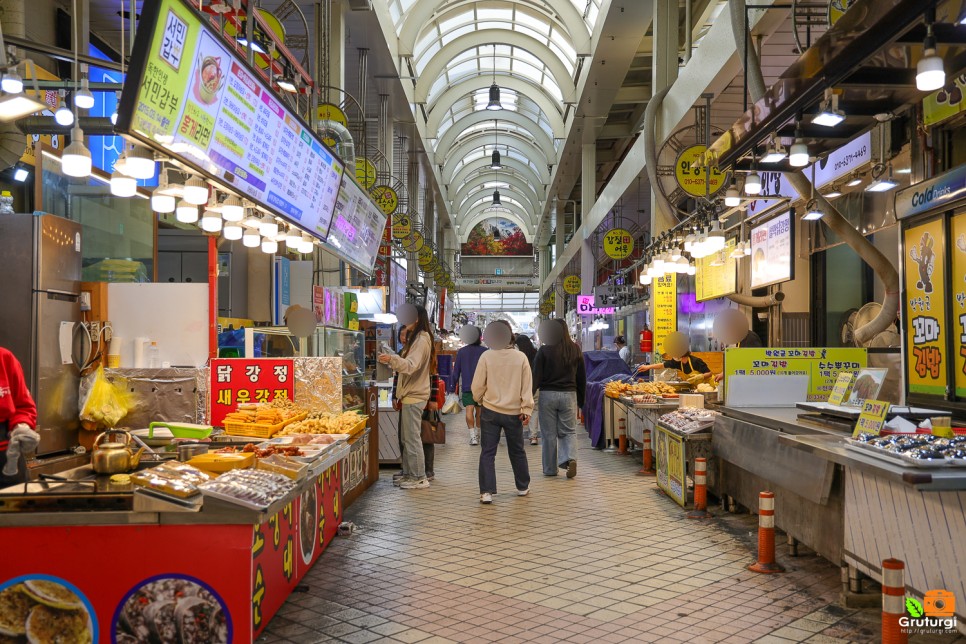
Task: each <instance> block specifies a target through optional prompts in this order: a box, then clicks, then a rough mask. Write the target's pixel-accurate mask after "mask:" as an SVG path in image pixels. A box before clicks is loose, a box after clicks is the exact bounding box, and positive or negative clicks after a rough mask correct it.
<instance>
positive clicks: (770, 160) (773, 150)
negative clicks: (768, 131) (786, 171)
mask: <svg viewBox="0 0 966 644" xmlns="http://www.w3.org/2000/svg"><path fill="white" fill-rule="evenodd" d="M787 156H788V154H787V153H786V152H785V148H783V147H782V143H781V141H779V140H778V135H777V134H773V135H772V139H771V144H770V145H769V146H768V149H767V150H766V151H765V154H764V156H762V157H761V162H762V163H767V164H774V163H781V162H782V161H784V160H785V158H786V157H787Z"/></svg>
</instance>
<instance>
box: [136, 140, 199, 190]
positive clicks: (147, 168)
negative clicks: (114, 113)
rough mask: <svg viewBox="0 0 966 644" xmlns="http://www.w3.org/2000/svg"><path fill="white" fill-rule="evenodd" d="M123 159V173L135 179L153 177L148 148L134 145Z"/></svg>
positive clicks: (153, 166)
mask: <svg viewBox="0 0 966 644" xmlns="http://www.w3.org/2000/svg"><path fill="white" fill-rule="evenodd" d="M124 158H125V162H124V166H123V167H122V169H123V170H124V172H125V173H127V174H129V175H131V176H132V177H134V178H135V179H150V178H152V177H153V176H154V171H155V161H154V152H152V151H151V150H149V149H148V148H146V147H144V146H141V145H135V146H133V147H131V149H129V150H127V151H126V152H125V153H124ZM205 199H206V200H207V195H205Z"/></svg>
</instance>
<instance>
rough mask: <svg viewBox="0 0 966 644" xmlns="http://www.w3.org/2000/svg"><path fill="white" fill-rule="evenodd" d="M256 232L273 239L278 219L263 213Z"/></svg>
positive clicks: (275, 234)
mask: <svg viewBox="0 0 966 644" xmlns="http://www.w3.org/2000/svg"><path fill="white" fill-rule="evenodd" d="M258 232H259V233H261V235H262V237H268V238H271V239H274V238H275V237H276V236H277V235H278V221H276V220H275V217H273V216H271V215H264V216H263V217H262V220H261V222H259V224H258ZM272 252H275V251H272Z"/></svg>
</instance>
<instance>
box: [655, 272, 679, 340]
mask: <svg viewBox="0 0 966 644" xmlns="http://www.w3.org/2000/svg"><path fill="white" fill-rule="evenodd" d="M651 294H652V295H653V297H654V346H655V347H662V346H664V338H666V337H667V336H668V334H670V333H674V332H675V331H677V330H678V306H677V304H678V303H677V299H678V276H677V274H676V273H668V274H666V275H661V276H660V277H656V278H654V281H653V282H652V283H651Z"/></svg>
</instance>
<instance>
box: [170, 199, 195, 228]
mask: <svg viewBox="0 0 966 644" xmlns="http://www.w3.org/2000/svg"><path fill="white" fill-rule="evenodd" d="M174 213H175V217H176V218H177V219H178V221H180V222H181V223H183V224H193V223H195V222H196V221H198V206H196V205H194V204H190V203H188V202H187V201H185V200H184V199H182V200H181V201H179V202H178V207H177V208H175V210H174Z"/></svg>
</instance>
